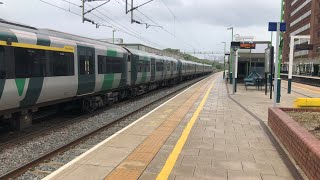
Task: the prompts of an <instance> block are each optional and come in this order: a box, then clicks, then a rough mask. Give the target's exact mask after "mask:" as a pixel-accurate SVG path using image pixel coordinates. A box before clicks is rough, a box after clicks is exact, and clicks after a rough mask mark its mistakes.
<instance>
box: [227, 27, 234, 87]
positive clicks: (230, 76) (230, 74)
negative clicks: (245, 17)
mask: <svg viewBox="0 0 320 180" xmlns="http://www.w3.org/2000/svg"><path fill="white" fill-rule="evenodd" d="M227 30H231V41H233V27H229V28H228V29H227ZM231 53H232V54H233V51H232V49H231V48H230V62H229V79H230V84H232V73H233V72H231V69H232V63H233V55H231Z"/></svg>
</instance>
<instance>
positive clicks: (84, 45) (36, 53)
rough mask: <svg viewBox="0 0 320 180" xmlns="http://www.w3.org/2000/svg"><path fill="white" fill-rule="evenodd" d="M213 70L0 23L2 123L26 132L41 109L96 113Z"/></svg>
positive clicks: (108, 44)
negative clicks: (70, 106) (67, 107)
mask: <svg viewBox="0 0 320 180" xmlns="http://www.w3.org/2000/svg"><path fill="white" fill-rule="evenodd" d="M212 71H213V69H212V66H210V65H205V64H200V63H195V62H190V61H185V60H181V59H175V58H172V57H166V56H160V55H156V54H151V53H147V52H143V51H139V50H135V49H129V48H125V47H122V46H119V45H114V44H111V43H107V42H102V41H100V40H96V39H90V38H86V37H81V36H77V35H73V34H68V33H64V32H59V31H55V30H50V29H39V28H35V27H32V26H28V25H24V24H20V23H15V22H11V21H6V20H3V19H0V122H5V123H10V124H11V125H10V126H14V127H15V128H18V129H22V128H25V127H28V126H30V124H31V123H32V115H33V114H34V113H35V112H38V111H39V108H43V107H48V106H52V105H56V104H61V103H66V102H77V104H81V107H82V109H83V110H84V111H88V112H92V111H94V110H96V109H97V108H100V107H103V106H105V105H107V104H108V103H109V102H110V101H117V100H119V99H124V98H130V97H135V96H137V95H139V94H142V93H145V92H148V91H150V90H153V89H156V88H158V87H163V86H169V85H174V84H176V83H178V82H180V81H183V80H188V79H191V78H194V77H199V76H203V75H206V74H209V73H211V72H212Z"/></svg>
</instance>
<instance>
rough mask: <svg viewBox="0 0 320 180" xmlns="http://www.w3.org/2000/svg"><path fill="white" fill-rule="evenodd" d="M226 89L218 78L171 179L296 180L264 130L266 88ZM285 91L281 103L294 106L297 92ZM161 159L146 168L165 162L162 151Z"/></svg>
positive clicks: (172, 140)
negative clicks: (289, 93) (233, 92)
mask: <svg viewBox="0 0 320 180" xmlns="http://www.w3.org/2000/svg"><path fill="white" fill-rule="evenodd" d="M228 88H229V90H231V86H230V85H226V84H225V83H224V82H223V80H218V81H217V82H216V84H215V86H214V88H213V89H212V90H211V92H210V94H209V97H208V100H207V101H206V103H205V106H204V108H203V109H202V111H201V112H200V114H199V117H198V118H197V121H196V123H195V124H194V126H193V127H192V130H191V132H190V134H189V136H188V139H187V141H186V143H185V145H184V146H183V149H182V151H181V153H180V154H179V161H177V162H175V164H174V167H173V169H172V171H171V174H170V177H171V176H172V175H174V176H175V180H177V179H235V180H238V179H244V180H248V179H253V180H255V179H258V180H261V179H295V178H297V177H295V174H293V173H292V172H291V170H290V168H292V167H288V165H287V163H286V162H285V161H284V160H285V159H286V158H287V157H283V156H282V155H281V153H280V152H279V151H278V148H279V147H277V145H276V144H275V143H274V142H273V138H270V135H269V133H267V132H266V127H265V126H267V124H266V123H267V109H268V107H269V106H272V100H270V99H269V96H265V95H264V91H263V92H262V91H257V90H247V91H246V90H245V88H244V86H242V85H239V86H238V92H237V93H236V95H232V94H231V93H230V91H229V92H228V90H227V89H228ZM285 90H286V89H282V93H283V96H282V98H283V101H282V103H281V104H280V105H281V106H285V107H292V106H293V102H294V100H295V99H296V98H298V97H300V96H301V94H298V93H292V94H291V95H285ZM229 93H230V94H229ZM202 98H203V96H201V97H199V99H198V100H197V103H194V105H193V107H194V108H191V109H190V110H189V113H195V111H196V109H197V107H198V104H199V103H200V101H201V100H202ZM231 98H233V100H232V99H231ZM235 101H237V102H238V103H241V105H242V106H243V107H245V108H247V110H245V109H243V107H241V106H239V104H237V103H236V102H235ZM247 111H249V112H250V113H251V114H250V113H248V112H247ZM189 113H188V117H185V118H184V119H183V120H182V121H181V123H180V124H179V125H178V127H177V128H176V130H175V131H174V133H175V135H176V134H181V133H182V131H183V129H184V128H185V126H186V124H187V123H188V122H189V121H190V117H191V116H192V115H189ZM252 114H253V115H254V116H253V115H252ZM256 117H258V118H260V120H262V122H263V123H264V124H261V122H260V121H259V120H258V119H257V118H256ZM169 139H170V140H169V141H167V142H166V143H168V144H170V145H172V144H174V143H175V141H176V142H177V141H178V138H177V137H174V138H169ZM166 143H165V144H166ZM186 152H188V153H186ZM157 156H158V155H157ZM157 156H156V157H155V159H156V158H157ZM168 156H169V155H168ZM161 159H162V160H163V161H162V162H159V161H158V162H157V163H154V162H153V161H151V163H150V164H149V166H148V167H147V169H151V168H152V166H154V165H158V164H161V166H164V164H165V161H166V159H164V157H163V154H162V158H161ZM181 159H182V161H181ZM286 160H288V158H287V159H286ZM181 166H187V167H188V168H189V171H188V172H185V174H183V173H182V174H181V172H184V171H180V172H179V173H177V170H178V169H180V168H181ZM193 168H194V171H193V174H192V173H191V171H192V170H193ZM161 170H162V169H160V168H159V166H158V168H157V170H156V171H153V173H154V174H159V173H160V171H161ZM297 172H299V170H297ZM141 177H142V176H141ZM302 177H304V176H303V175H302Z"/></svg>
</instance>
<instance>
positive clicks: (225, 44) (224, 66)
mask: <svg viewBox="0 0 320 180" xmlns="http://www.w3.org/2000/svg"><path fill="white" fill-rule="evenodd" d="M221 43H222V44H224V58H223V79H225V75H226V48H227V43H226V42H221Z"/></svg>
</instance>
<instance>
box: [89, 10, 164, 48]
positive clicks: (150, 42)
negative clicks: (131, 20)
mask: <svg viewBox="0 0 320 180" xmlns="http://www.w3.org/2000/svg"><path fill="white" fill-rule="evenodd" d="M87 5H89V4H87ZM89 7H92V6H90V5H89ZM96 11H97V12H98V13H100V14H101V15H102V16H104V17H106V18H108V19H109V20H111V21H114V20H113V19H111V18H110V17H108V16H107V15H105V14H104V13H102V12H101V11H99V10H96ZM91 14H92V15H93V16H95V17H97V18H99V19H100V20H102V21H104V22H107V23H109V24H111V25H112V26H115V25H114V24H112V23H110V22H109V21H107V20H105V19H103V18H101V17H100V16H98V15H96V14H95V13H91ZM114 22H115V23H116V24H118V25H119V26H121V27H123V28H125V29H128V28H127V27H125V26H123V25H121V24H119V23H118V22H116V21H114ZM115 27H116V26H115ZM137 36H138V37H140V38H141V40H142V39H144V40H143V41H145V42H148V43H149V44H153V45H155V46H158V47H163V46H162V45H159V44H157V43H154V42H152V41H149V40H147V39H146V38H143V37H142V36H140V35H137Z"/></svg>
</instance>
